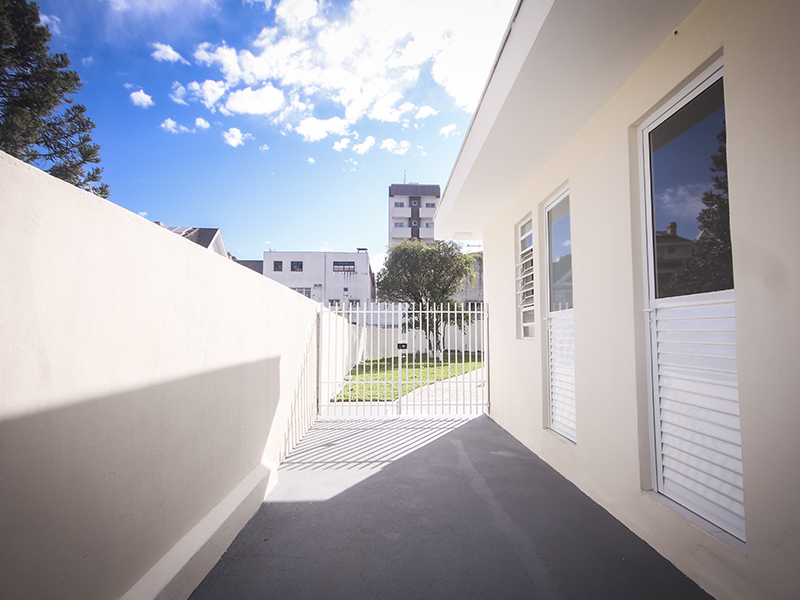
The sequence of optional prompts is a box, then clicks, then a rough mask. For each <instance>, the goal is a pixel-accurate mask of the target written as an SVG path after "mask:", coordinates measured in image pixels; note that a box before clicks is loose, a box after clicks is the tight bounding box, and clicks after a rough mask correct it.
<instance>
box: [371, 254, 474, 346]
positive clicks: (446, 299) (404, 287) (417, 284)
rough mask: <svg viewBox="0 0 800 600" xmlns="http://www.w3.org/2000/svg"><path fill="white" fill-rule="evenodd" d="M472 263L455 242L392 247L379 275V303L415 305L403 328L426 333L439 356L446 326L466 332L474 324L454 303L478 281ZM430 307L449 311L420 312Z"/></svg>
mask: <svg viewBox="0 0 800 600" xmlns="http://www.w3.org/2000/svg"><path fill="white" fill-rule="evenodd" d="M472 262H473V258H472V257H471V256H469V255H468V254H464V253H463V252H462V251H461V248H460V247H459V245H458V244H457V243H456V242H444V241H437V242H434V243H433V244H431V245H430V246H427V245H425V244H424V243H423V242H421V241H420V240H415V239H409V240H402V241H401V242H400V243H398V244H396V245H394V246H392V247H391V248H389V252H388V254H387V257H386V262H385V263H384V266H383V268H382V269H381V270H380V272H379V273H378V276H377V278H376V285H377V288H378V300H380V301H383V302H404V303H408V304H411V305H415V307H416V308H417V310H412V311H409V313H408V316H407V319H406V322H405V324H404V326H403V328H404V330H405V329H420V330H423V331H425V332H426V335H427V338H428V346H429V350H430V351H434V350H436V351H437V353H438V352H439V351H440V349H441V342H442V333H443V327H444V325H446V324H451V325H455V326H457V327H459V328H462V329H463V328H464V326H466V325H469V324H470V323H471V322H472V319H471V318H470V316H469V315H468V314H467V313H465V312H464V310H463V307H462V306H461V305H459V304H457V303H455V302H454V301H453V297H454V296H455V295H456V294H458V293H459V292H460V291H461V290H462V289H464V284H465V283H466V281H467V280H469V281H471V282H474V281H475V271H474V270H473V267H472ZM429 305H434V307H438V308H440V309H441V308H445V309H446V310H444V311H436V310H434V311H432V312H428V311H424V310H420V309H421V308H422V307H423V306H429ZM437 305H438V306H437Z"/></svg>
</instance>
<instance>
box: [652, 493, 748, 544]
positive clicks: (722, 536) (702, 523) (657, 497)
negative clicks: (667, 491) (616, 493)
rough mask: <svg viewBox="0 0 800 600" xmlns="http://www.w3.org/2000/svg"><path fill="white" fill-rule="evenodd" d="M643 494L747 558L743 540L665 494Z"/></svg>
mask: <svg viewBox="0 0 800 600" xmlns="http://www.w3.org/2000/svg"><path fill="white" fill-rule="evenodd" d="M642 493H643V494H644V495H645V496H647V497H648V498H650V499H651V500H653V501H655V502H658V503H659V504H661V505H663V506H665V507H666V508H668V509H669V510H671V511H672V512H674V513H677V514H678V515H679V516H681V517H683V518H684V519H686V520H687V521H689V522H690V523H691V524H692V525H694V526H696V527H698V528H700V529H702V530H703V531H705V532H706V533H707V534H709V535H711V536H712V537H714V538H716V539H717V540H719V541H720V542H722V543H723V544H725V545H726V546H730V547H731V548H733V549H734V550H736V551H737V552H738V553H739V554H741V555H742V556H747V544H746V543H745V542H743V541H742V540H740V539H739V538H737V537H736V536H733V535H731V534H730V533H728V532H727V531H723V530H722V529H720V528H719V527H718V526H717V525H714V524H713V523H710V522H709V521H706V520H705V519H704V518H703V517H701V516H700V515H698V514H697V513H693V512H692V511H690V510H689V509H688V508H686V507H684V506H681V505H680V504H678V503H677V502H675V501H674V500H670V499H669V498H667V497H666V496H664V495H663V494H659V493H658V492H655V491H653V490H643V491H642Z"/></svg>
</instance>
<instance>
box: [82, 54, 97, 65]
mask: <svg viewBox="0 0 800 600" xmlns="http://www.w3.org/2000/svg"><path fill="white" fill-rule="evenodd" d="M81 64H82V65H83V66H84V67H91V66H92V65H93V64H94V56H84V57H83V58H82V59H81Z"/></svg>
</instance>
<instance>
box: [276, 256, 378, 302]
mask: <svg viewBox="0 0 800 600" xmlns="http://www.w3.org/2000/svg"><path fill="white" fill-rule="evenodd" d="M275 261H281V262H282V264H283V270H282V271H275V270H274V262H275ZM292 261H301V262H302V263H303V270H302V271H292V268H291V266H292ZM334 261H350V262H354V263H355V271H352V272H350V271H334V270H333V263H334ZM264 275H265V276H267V277H269V278H270V279H274V280H275V281H278V282H280V283H282V284H283V285H285V286H288V287H290V288H309V289H310V290H311V298H312V300H317V301H318V302H322V303H323V304H324V305H325V306H328V301H329V300H331V299H336V300H339V302H340V306H341V305H342V303H344V304H345V305H346V304H347V303H348V302H349V301H351V300H358V301H359V302H360V303H361V304H362V305H363V304H364V303H365V302H367V301H369V300H371V299H372V277H371V275H370V266H369V254H368V253H366V252H264ZM345 288H347V289H346V290H345Z"/></svg>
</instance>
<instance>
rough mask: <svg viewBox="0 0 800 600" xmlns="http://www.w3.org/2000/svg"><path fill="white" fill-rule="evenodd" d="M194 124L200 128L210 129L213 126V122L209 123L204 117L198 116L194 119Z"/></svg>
mask: <svg viewBox="0 0 800 600" xmlns="http://www.w3.org/2000/svg"><path fill="white" fill-rule="evenodd" d="M194 126H195V127H197V128H198V129H208V128H209V127H211V123H209V122H208V121H206V120H205V119H204V118H202V117H197V118H196V119H195V120H194Z"/></svg>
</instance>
